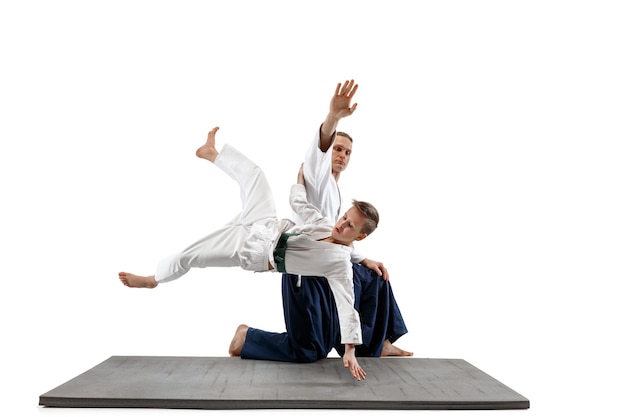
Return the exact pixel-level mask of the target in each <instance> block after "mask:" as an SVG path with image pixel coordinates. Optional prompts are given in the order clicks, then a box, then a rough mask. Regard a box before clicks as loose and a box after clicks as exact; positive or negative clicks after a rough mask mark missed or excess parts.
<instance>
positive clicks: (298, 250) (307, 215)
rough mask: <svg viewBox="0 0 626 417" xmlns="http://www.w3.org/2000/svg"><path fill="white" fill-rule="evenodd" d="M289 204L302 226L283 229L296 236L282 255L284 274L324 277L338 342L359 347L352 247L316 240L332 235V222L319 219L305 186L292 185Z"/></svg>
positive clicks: (288, 243) (320, 217)
mask: <svg viewBox="0 0 626 417" xmlns="http://www.w3.org/2000/svg"><path fill="white" fill-rule="evenodd" d="M333 181H334V180H333ZM289 202H290V204H291V207H292V209H293V210H294V211H295V212H296V213H297V214H298V215H299V216H300V218H301V219H302V220H303V221H304V223H305V224H304V225H296V226H293V227H291V228H289V229H288V230H286V233H290V234H295V235H294V236H290V237H289V238H288V240H287V250H286V252H285V255H284V265H285V268H286V272H287V273H290V274H299V275H313V276H323V277H326V279H327V280H328V284H329V286H330V289H331V290H332V292H333V295H334V297H335V303H336V305H337V312H338V315H339V326H340V328H341V343H343V344H346V343H352V344H355V345H360V344H361V343H362V334H361V319H360V317H359V313H358V312H357V311H356V309H355V308H354V292H353V288H352V285H353V284H352V262H351V253H352V250H353V248H352V247H351V246H345V245H338V244H336V243H329V242H320V241H318V240H319V239H324V238H327V237H329V236H330V235H331V234H332V229H333V227H334V225H335V223H334V222H330V221H329V220H328V219H327V218H325V217H324V216H322V215H321V213H320V212H319V210H318V209H317V208H316V207H314V206H313V205H312V204H311V203H309V202H308V201H307V193H306V190H305V188H304V186H302V185H300V184H294V185H293V186H292V187H291V193H290V196H289ZM305 279H306V278H305Z"/></svg>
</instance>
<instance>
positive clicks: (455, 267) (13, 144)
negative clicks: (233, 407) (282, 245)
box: [0, 0, 626, 417]
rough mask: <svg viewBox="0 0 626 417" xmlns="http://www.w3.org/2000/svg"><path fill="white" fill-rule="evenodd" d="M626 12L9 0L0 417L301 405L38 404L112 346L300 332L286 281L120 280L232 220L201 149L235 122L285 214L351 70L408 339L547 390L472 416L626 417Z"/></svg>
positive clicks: (356, 179) (222, 274)
mask: <svg viewBox="0 0 626 417" xmlns="http://www.w3.org/2000/svg"><path fill="white" fill-rule="evenodd" d="M625 21H626V12H625V6H623V3H622V2H619V1H614V2H611V1H597V0H595V1H547V0H543V1H421V2H419V1H415V2H409V1H406V2H403V1H387V2H384V3H383V2H373V1H372V2H368V1H321V0H318V1H315V2H308V3H305V2H295V1H291V2H290V1H219V2H218V1H128V0H126V1H111V0H108V1H106V2H105V1H100V2H97V1H90V2H88V1H54V2H52V1H50V2H48V1H45V2H44V1H4V2H2V4H1V6H0V35H1V36H0V42H1V50H0V55H1V59H2V65H1V66H0V71H1V77H0V83H1V85H0V87H1V90H0V96H1V97H0V106H1V107H0V120H1V132H0V134H1V136H0V137H1V141H2V142H1V143H2V145H1V149H0V187H1V189H0V191H1V193H2V203H1V207H0V210H1V212H0V213H1V216H0V222H1V232H0V233H1V235H0V240H1V242H0V243H1V244H2V252H1V253H2V259H1V261H2V262H1V264H2V280H3V285H2V287H1V288H2V290H1V291H2V292H1V294H2V302H1V307H0V308H1V317H2V345H1V346H2V347H1V349H2V355H1V356H0V360H1V361H2V362H1V369H2V371H3V375H2V380H3V386H4V388H3V389H2V401H1V403H0V408H2V409H3V410H8V411H9V413H8V414H6V413H5V412H4V411H3V414H6V415H16V416H17V415H20V416H26V415H45V416H60V415H64V416H65V415H94V416H95V415H148V414H150V415H174V414H176V415H198V414H202V415H205V414H222V413H223V414H225V415H243V414H246V415H250V414H265V415H274V414H277V413H278V414H285V415H286V414H291V413H292V412H291V411H265V412H259V411H245V412H244V411H231V412H210V411H191V410H187V411H171V410H170V411H168V410H71V409H46V408H41V407H38V400H39V395H42V394H44V393H46V392H47V391H49V390H51V389H52V388H55V387H56V386H58V385H60V384H61V383H64V382H66V381H67V380H69V379H71V378H73V377H75V376H77V375H79V374H80V373H82V372H84V371H86V370H87V369H89V368H91V367H93V366H95V365H97V364H98V363H100V362H101V361H103V360H105V359H107V358H109V357H110V356H112V355H145V356H148V355H174V356H226V355H227V348H228V344H229V342H230V339H231V337H232V334H233V332H234V330H235V328H236V326H237V325H238V324H240V323H247V324H249V325H251V326H255V327H260V328H263V329H267V330H274V331H282V330H284V324H283V318H282V308H281V297H280V275H279V274H253V273H248V272H245V271H242V270H239V269H219V270H217V269H216V270H196V271H192V272H191V273H189V274H188V275H186V276H185V277H184V278H183V279H181V280H179V281H176V282H174V283H170V284H167V285H163V286H161V287H159V288H158V289H156V290H154V291H148V290H131V289H127V288H126V287H124V286H123V285H121V284H120V282H119V281H118V279H117V273H118V271H121V270H126V271H131V272H135V273H139V274H150V273H153V271H154V268H155V265H156V263H157V262H158V260H160V259H161V258H162V257H163V256H165V255H168V254H169V253H171V252H173V251H176V250H179V249H182V248H183V247H185V246H186V245H188V244H189V243H191V242H193V241H195V240H196V239H197V238H199V237H201V236H202V235H204V233H205V232H207V231H210V230H212V229H213V228H215V227H217V226H219V225H221V224H222V223H223V222H224V221H225V220H228V219H230V217H231V216H232V215H233V214H234V213H236V211H237V210H238V208H239V201H238V191H237V189H236V187H235V186H234V184H233V183H232V182H231V181H230V180H228V179H227V177H225V176H224V175H223V174H222V173H220V172H219V171H218V170H217V169H215V168H214V167H212V166H210V164H209V163H207V162H206V161H203V160H200V159H197V158H196V157H195V155H194V152H195V149H196V148H197V147H198V146H200V145H201V144H202V143H203V142H204V140H205V138H206V133H207V132H208V130H209V129H211V128H212V127H213V126H216V125H219V126H220V127H221V130H220V131H219V133H218V146H219V144H220V143H221V144H223V143H225V142H229V143H231V144H233V145H234V146H236V147H238V148H239V149H241V150H242V151H244V152H245V153H246V154H248V155H250V156H251V157H253V159H254V160H255V161H257V163H258V164H259V165H260V166H261V167H262V168H263V169H264V170H265V171H266V173H267V175H268V177H269V180H270V183H271V184H272V186H273V188H274V195H275V198H276V201H277V206H278V208H279V216H280V217H289V216H290V213H289V208H288V202H287V193H288V189H289V186H290V185H291V183H292V182H293V181H294V180H295V177H296V172H297V168H298V166H299V163H300V160H301V158H302V156H303V155H304V151H305V149H306V147H307V146H308V144H309V142H310V141H311V139H312V135H313V133H314V131H315V129H316V128H317V127H318V126H319V124H320V123H321V122H322V121H323V119H324V117H325V115H326V112H327V109H328V103H329V100H330V97H331V95H332V94H333V92H334V88H335V86H336V84H337V83H338V82H342V81H344V80H346V79H350V78H354V79H355V80H356V81H357V82H358V83H359V90H358V92H357V95H356V97H355V101H356V102H358V109H357V111H356V112H355V114H354V115H352V116H351V117H350V118H349V119H345V120H344V121H343V122H342V123H341V125H340V129H341V130H346V131H348V132H349V133H350V134H351V135H352V136H353V137H354V139H355V143H354V154H353V159H352V162H351V164H350V167H349V168H348V171H346V173H345V174H344V175H343V176H342V178H341V181H340V185H341V187H342V191H343V193H344V196H345V198H346V199H348V200H349V199H351V198H353V197H354V198H359V199H362V200H366V201H370V202H372V203H373V204H375V205H376V206H377V207H378V208H379V210H380V212H381V216H382V218H381V223H380V228H379V229H378V230H377V231H376V232H375V233H374V234H373V235H372V236H371V237H369V238H368V239H367V240H366V241H364V242H361V245H359V248H360V249H361V250H362V251H364V252H366V253H367V254H368V255H369V257H370V258H373V259H377V260H382V261H384V262H385V264H386V265H387V267H388V268H389V270H390V273H391V275H392V283H393V288H394V291H395V294H396V298H397V301H398V303H399V305H400V307H401V309H402V313H403V315H404V318H405V321H406V323H407V326H408V327H409V333H408V334H407V335H405V336H404V337H402V338H401V339H400V340H399V341H398V342H397V345H398V346H400V347H402V348H406V349H409V350H412V351H414V352H415V356H416V357H424V358H460V359H465V360H467V361H468V362H470V363H471V364H473V365H475V366H476V367H478V368H480V369H481V370H483V371H485V372H487V373H488V374H490V375H492V376H493V377H495V378H496V379H498V380H499V381H501V382H502V383H504V384H505V385H507V386H509V387H511V388H512V389H514V390H515V391H517V392H519V393H520V394H522V395H524V396H525V397H527V398H528V399H529V400H530V404H531V407H530V409H529V410H526V411H519V410H517V411H489V412H472V413H471V414H472V416H477V415H489V416H494V417H495V416H500V415H528V416H533V417H534V416H554V415H571V414H573V413H576V415H602V416H605V415H617V414H618V413H621V412H622V411H623V410H622V407H623V394H624V393H623V388H624V386H623V375H624V372H625V371H626V369H625V366H624V351H625V343H624V341H623V333H624V317H625V308H624V301H623V300H624V290H623V285H622V281H623V280H624V278H625V277H626V268H625V262H624V258H625V256H624V255H625V253H626V252H625V250H626V238H625V236H626V220H625V218H626V217H625V214H624V213H626V195H625V191H626V164H625V160H626V152H625V149H626V147H625V145H624V141H625V140H626V127H625V125H624V120H625V119H624V114H625V110H626V98H625V97H626V81H625V80H626V77H625V76H624V74H626V58H625V56H626V55H625V51H626V48H625V47H626V41H625V40H626V26H625V25H624V22H625ZM346 389H350V388H349V387H346ZM297 413H299V414H306V415H321V414H322V413H323V411H315V410H313V411H310V410H309V411H298V412H297ZM339 413H340V414H343V415H357V414H358V415H361V414H363V415H372V414H378V415H380V414H381V413H382V412H373V411H343V412H339ZM387 413H389V412H386V414H387ZM393 413H394V414H402V413H405V414H408V413H409V412H393ZM459 413H462V412H458V411H457V412H448V411H443V412H438V413H437V414H438V415H448V414H450V415H457V414H459Z"/></svg>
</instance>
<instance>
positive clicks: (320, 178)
mask: <svg viewBox="0 0 626 417" xmlns="http://www.w3.org/2000/svg"><path fill="white" fill-rule="evenodd" d="M320 140H321V139H320V129H317V131H316V132H315V137H314V138H313V142H312V143H311V146H309V149H308V150H307V153H306V155H305V157H304V167H303V171H304V186H305V187H306V198H307V200H308V201H309V203H311V204H312V205H313V206H315V207H317V209H318V210H319V212H320V213H321V214H322V216H324V217H326V219H328V221H329V222H330V223H331V224H332V225H334V224H335V223H336V222H337V219H339V217H341V216H343V214H344V213H343V201H342V197H341V192H340V191H339V186H338V185H337V181H336V180H335V177H333V166H332V162H333V152H332V146H333V143H334V142H335V138H334V137H333V141H332V142H331V145H330V148H329V149H328V150H327V151H326V152H322V150H321V149H320ZM293 219H294V221H295V223H296V224H303V223H304V222H303V221H302V218H301V217H300V216H299V215H298V213H295V212H294V215H293ZM363 259H365V256H363V255H362V254H360V253H359V252H358V251H356V250H354V251H353V252H352V262H354V263H360V262H362V261H363Z"/></svg>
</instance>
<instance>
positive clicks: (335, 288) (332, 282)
mask: <svg viewBox="0 0 626 417" xmlns="http://www.w3.org/2000/svg"><path fill="white" fill-rule="evenodd" d="M351 272H352V266H351V265H350V274H349V276H347V277H337V276H335V277H333V276H327V277H326V279H327V280H328V285H329V286H330V289H331V291H332V292H333V297H334V298H335V304H336V305H337V315H338V316H339V327H340V330H341V343H342V344H344V345H345V344H346V343H351V344H354V345H360V344H362V343H363V336H362V334H361V318H360V317H359V312H358V311H356V309H355V308H354V289H353V282H352V273H351Z"/></svg>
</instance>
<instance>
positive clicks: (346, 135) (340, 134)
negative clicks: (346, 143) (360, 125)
mask: <svg viewBox="0 0 626 417" xmlns="http://www.w3.org/2000/svg"><path fill="white" fill-rule="evenodd" d="M337 136H343V137H346V138H348V139H349V140H350V142H352V138H351V137H350V135H348V134H347V133H346V132H337Z"/></svg>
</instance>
